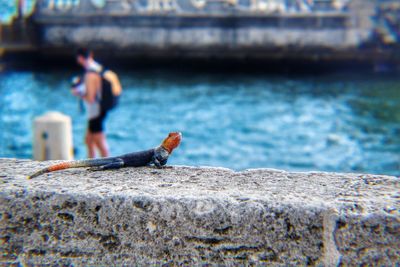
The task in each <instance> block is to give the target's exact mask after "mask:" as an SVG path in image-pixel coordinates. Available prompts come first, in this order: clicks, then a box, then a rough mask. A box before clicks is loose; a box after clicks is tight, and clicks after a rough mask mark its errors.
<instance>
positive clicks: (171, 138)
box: [161, 132, 182, 154]
mask: <svg viewBox="0 0 400 267" xmlns="http://www.w3.org/2000/svg"><path fill="white" fill-rule="evenodd" d="M181 140H182V134H181V133H180V132H172V133H169V135H168V136H167V138H165V139H164V141H163V142H162V144H161V146H162V147H163V148H165V149H166V150H167V151H168V153H170V154H171V153H172V150H174V149H175V148H177V147H178V146H179V144H180V143H181Z"/></svg>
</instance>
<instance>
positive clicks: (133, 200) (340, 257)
mask: <svg viewBox="0 0 400 267" xmlns="http://www.w3.org/2000/svg"><path fill="white" fill-rule="evenodd" d="M50 163H51V162H41V163H38V162H33V161H25V160H14V159H1V160H0V170H1V172H0V189H1V191H0V192H1V193H0V250H1V254H0V263H1V264H5V265H8V264H12V263H20V264H22V265H71V264H73V265H74V266H87V265H97V266H98V265H101V266H111V265H127V266H133V265H138V266H149V265H162V264H167V266H175V265H184V266H203V265H204V264H210V265H212V266H214V265H220V266H221V265H222V266H238V265H240V266H243V265H245V266H247V265H256V266H288V265H301V266H305V265H314V266H315V265H318V266H335V265H338V264H341V265H343V266H347V265H363V264H366V265H368V266H371V265H375V266H395V265H396V264H400V249H399V248H400V211H399V207H400V181H399V179H398V178H396V177H389V176H377V175H359V174H335V173H289V172H283V171H278V170H268V169H260V170H249V171H243V172H233V171H231V170H228V169H219V168H194V167H173V168H168V169H161V170H159V169H153V168H136V169H134V168H126V169H121V170H117V171H105V172H91V171H88V170H86V169H73V170H65V171H60V172H55V173H52V174H48V175H43V176H41V177H38V178H36V179H34V180H27V179H26V175H28V174H30V173H31V172H32V171H34V170H37V169H39V168H41V167H43V166H47V165H48V164H50ZM53 163H54V162H53Z"/></svg>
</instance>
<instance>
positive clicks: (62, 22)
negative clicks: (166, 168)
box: [33, 0, 396, 61]
mask: <svg viewBox="0 0 400 267" xmlns="http://www.w3.org/2000/svg"><path fill="white" fill-rule="evenodd" d="M53 2H57V1H53ZM67 2H68V1H67ZM70 2H71V3H70V4H69V5H66V4H62V3H64V1H60V5H58V6H56V5H54V4H53V5H49V1H38V5H37V8H36V10H35V13H34V15H33V21H34V22H35V23H36V24H37V25H38V29H39V38H38V40H39V42H38V44H39V47H40V48H41V51H43V52H44V53H50V52H51V51H55V52H58V53H64V54H65V53H68V52H69V53H73V51H74V47H77V46H88V47H91V48H93V49H94V50H97V52H98V53H97V55H99V53H102V52H105V54H110V53H111V54H112V55H113V56H116V57H122V58H123V57H127V56H128V57H129V56H136V57H140V56H141V57H153V58H159V57H167V58H168V57H170V58H176V57H178V58H205V59H210V58H211V59H212V58H222V59H224V58H228V59H230V58H233V59H284V58H286V59H307V60H319V59H327V60H354V59H364V60H367V61H375V58H376V57H378V58H387V59H391V60H393V59H394V58H396V57H393V54H394V53H393V51H391V50H390V51H382V50H379V51H375V50H374V49H367V50H365V49H364V50H360V47H361V46H363V45H364V44H366V43H368V42H370V38H371V36H373V32H374V24H373V20H372V19H373V16H374V14H375V9H376V8H375V4H376V1H373V0H368V1H365V0H362V1H361V0H352V1H342V2H343V3H345V2H346V3H347V4H346V5H345V6H341V7H340V8H334V4H331V5H329V4H328V3H329V1H325V3H327V4H326V6H325V7H318V5H317V4H315V5H314V6H307V5H305V4H304V3H305V1H303V2H302V1H297V2H296V1H281V0H275V1H271V0H270V1H264V0H243V1H236V0H201V1H200V0H143V1H103V3H104V4H103V5H100V6H96V5H95V4H92V3H91V2H90V1H70ZM100 2H101V1H100ZM300 2H301V3H303V4H302V5H297V6H296V5H294V3H300ZM331 2H332V3H334V2H339V1H331ZM290 3H292V4H290Z"/></svg>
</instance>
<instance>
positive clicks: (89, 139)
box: [85, 129, 96, 158]
mask: <svg viewBox="0 0 400 267" xmlns="http://www.w3.org/2000/svg"><path fill="white" fill-rule="evenodd" d="M85 143H86V147H87V153H88V158H94V157H95V156H96V151H95V148H96V147H95V146H96V144H95V142H94V138H93V134H92V133H91V132H90V130H89V129H88V130H87V131H86V136H85Z"/></svg>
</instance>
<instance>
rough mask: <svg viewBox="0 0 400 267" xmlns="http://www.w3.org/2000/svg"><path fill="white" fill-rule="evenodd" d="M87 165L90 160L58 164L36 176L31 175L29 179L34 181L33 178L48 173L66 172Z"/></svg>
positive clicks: (42, 170) (36, 173)
mask: <svg viewBox="0 0 400 267" xmlns="http://www.w3.org/2000/svg"><path fill="white" fill-rule="evenodd" d="M87 164H88V160H77V161H70V162H62V163H58V164H56V165H52V166H49V167H47V168H44V169H41V170H39V171H37V172H35V173H34V174H32V175H29V176H28V177H27V178H28V179H32V178H35V177H37V176H39V175H42V174H45V173H48V172H54V171H59V170H64V169H69V168H77V167H86V166H87Z"/></svg>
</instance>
